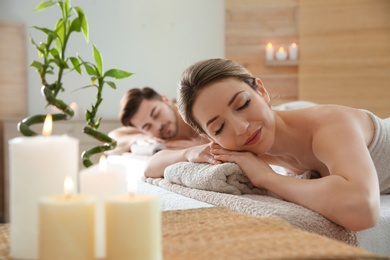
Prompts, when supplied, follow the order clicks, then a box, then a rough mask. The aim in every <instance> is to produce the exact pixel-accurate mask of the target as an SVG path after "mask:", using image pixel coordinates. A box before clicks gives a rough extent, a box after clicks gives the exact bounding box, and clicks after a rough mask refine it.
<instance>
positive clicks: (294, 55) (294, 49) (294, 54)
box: [288, 42, 298, 60]
mask: <svg viewBox="0 0 390 260" xmlns="http://www.w3.org/2000/svg"><path fill="white" fill-rule="evenodd" d="M288 55H289V58H290V60H297V59H298V45H297V44H296V43H295V42H293V43H292V44H291V45H290V46H289V47H288Z"/></svg>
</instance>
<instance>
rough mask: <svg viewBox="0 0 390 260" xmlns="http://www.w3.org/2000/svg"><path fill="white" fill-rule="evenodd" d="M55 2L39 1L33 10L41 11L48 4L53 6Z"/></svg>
mask: <svg viewBox="0 0 390 260" xmlns="http://www.w3.org/2000/svg"><path fill="white" fill-rule="evenodd" d="M55 4H56V2H54V1H42V2H41V3H39V4H38V5H37V7H35V9H34V11H35V12H38V11H42V10H44V9H46V8H48V7H50V6H53V5H55Z"/></svg>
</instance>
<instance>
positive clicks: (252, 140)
mask: <svg viewBox="0 0 390 260" xmlns="http://www.w3.org/2000/svg"><path fill="white" fill-rule="evenodd" d="M260 133H261V128H260V129H259V130H257V131H256V132H254V133H253V134H252V135H251V136H250V137H249V138H248V139H247V140H246V142H245V145H252V144H255V143H257V142H258V141H259V140H260V136H261V134H260Z"/></svg>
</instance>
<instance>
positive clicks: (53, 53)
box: [50, 48, 60, 58]
mask: <svg viewBox="0 0 390 260" xmlns="http://www.w3.org/2000/svg"><path fill="white" fill-rule="evenodd" d="M50 54H51V55H52V56H53V57H54V58H60V53H59V52H58V51H57V49H54V48H53V49H51V50H50Z"/></svg>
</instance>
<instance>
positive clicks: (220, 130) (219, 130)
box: [214, 123, 225, 135]
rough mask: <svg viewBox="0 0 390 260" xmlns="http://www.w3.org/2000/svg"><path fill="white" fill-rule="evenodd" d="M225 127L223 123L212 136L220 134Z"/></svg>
mask: <svg viewBox="0 0 390 260" xmlns="http://www.w3.org/2000/svg"><path fill="white" fill-rule="evenodd" d="M224 126H225V123H223V124H222V125H221V127H220V128H219V129H218V130H217V131H215V132H214V135H219V134H220V133H222V130H223V127H224Z"/></svg>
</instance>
